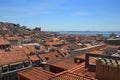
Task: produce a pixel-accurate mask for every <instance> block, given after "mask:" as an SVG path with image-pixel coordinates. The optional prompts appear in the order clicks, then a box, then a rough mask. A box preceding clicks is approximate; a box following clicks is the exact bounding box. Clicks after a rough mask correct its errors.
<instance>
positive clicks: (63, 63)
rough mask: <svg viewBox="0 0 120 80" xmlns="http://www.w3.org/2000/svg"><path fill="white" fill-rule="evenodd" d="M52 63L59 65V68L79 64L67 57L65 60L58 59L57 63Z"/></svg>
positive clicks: (67, 67)
mask: <svg viewBox="0 0 120 80" xmlns="http://www.w3.org/2000/svg"><path fill="white" fill-rule="evenodd" d="M50 65H51V66H55V67H59V68H63V69H71V68H73V67H75V66H77V65H78V64H76V63H74V62H72V60H68V59H65V60H60V61H57V62H55V63H51V64H50Z"/></svg>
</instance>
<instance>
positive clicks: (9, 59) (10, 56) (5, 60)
mask: <svg viewBox="0 0 120 80" xmlns="http://www.w3.org/2000/svg"><path fill="white" fill-rule="evenodd" d="M23 60H28V57H27V56H26V55H25V54H24V53H23V52H22V51H11V52H5V53H4V54H0V65H4V64H10V63H15V62H19V61H23Z"/></svg>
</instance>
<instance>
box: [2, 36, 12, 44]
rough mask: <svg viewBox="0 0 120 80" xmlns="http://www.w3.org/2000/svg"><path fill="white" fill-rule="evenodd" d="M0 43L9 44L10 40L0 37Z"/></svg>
mask: <svg viewBox="0 0 120 80" xmlns="http://www.w3.org/2000/svg"><path fill="white" fill-rule="evenodd" d="M0 45H10V42H8V41H7V40H3V38H2V37H0Z"/></svg>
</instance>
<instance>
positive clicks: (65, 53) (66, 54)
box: [58, 50, 70, 57]
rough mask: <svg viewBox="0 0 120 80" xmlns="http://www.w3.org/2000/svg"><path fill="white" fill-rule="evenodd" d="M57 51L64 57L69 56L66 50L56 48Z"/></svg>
mask: <svg viewBox="0 0 120 80" xmlns="http://www.w3.org/2000/svg"><path fill="white" fill-rule="evenodd" d="M58 52H59V53H60V54H61V55H62V56H64V57H69V56H70V54H69V51H68V50H58Z"/></svg>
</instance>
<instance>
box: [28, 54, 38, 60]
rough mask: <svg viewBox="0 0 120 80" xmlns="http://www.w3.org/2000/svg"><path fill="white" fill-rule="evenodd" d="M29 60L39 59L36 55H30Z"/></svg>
mask: <svg viewBox="0 0 120 80" xmlns="http://www.w3.org/2000/svg"><path fill="white" fill-rule="evenodd" d="M30 60H32V61H36V60H40V59H39V58H38V56H37V55H32V56H30Z"/></svg>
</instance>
